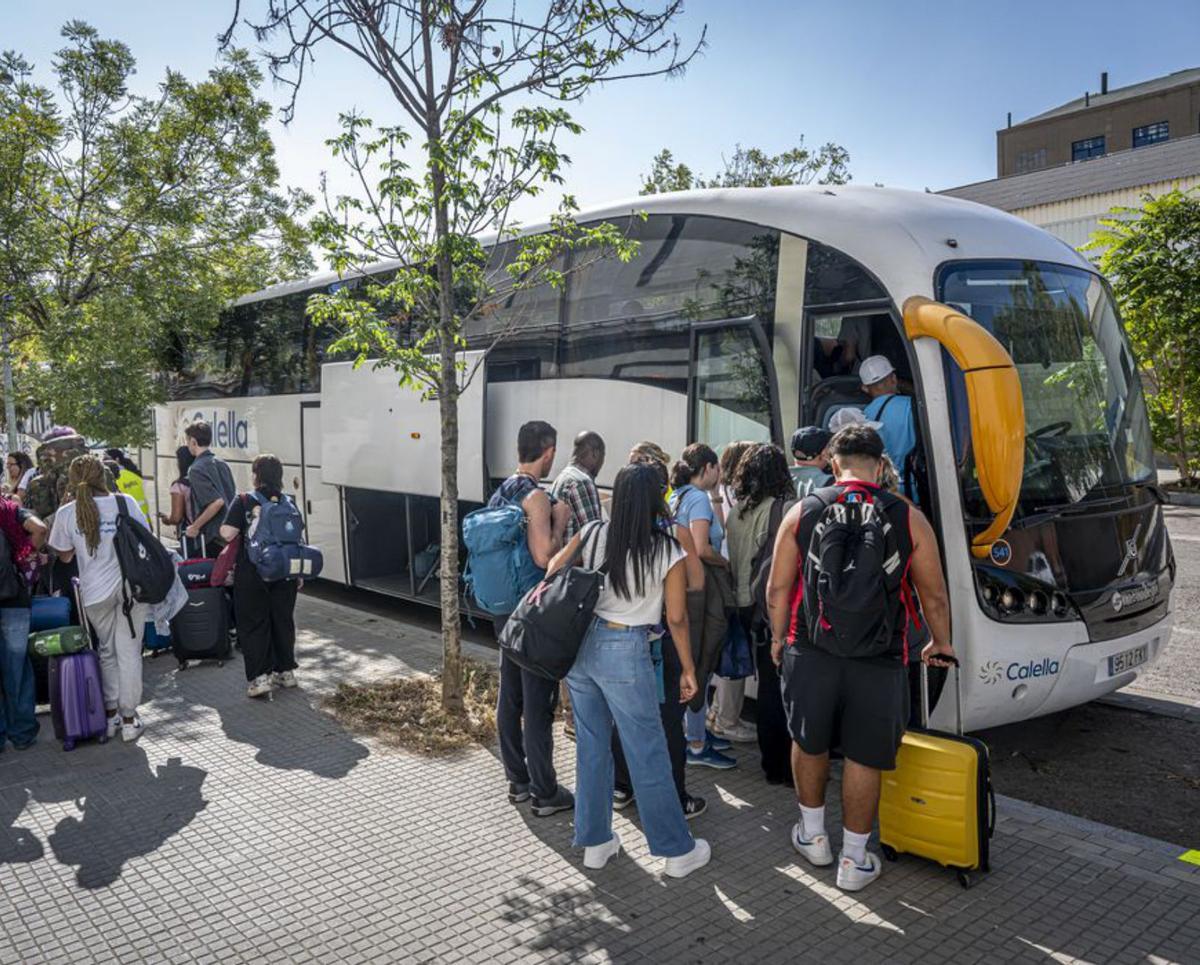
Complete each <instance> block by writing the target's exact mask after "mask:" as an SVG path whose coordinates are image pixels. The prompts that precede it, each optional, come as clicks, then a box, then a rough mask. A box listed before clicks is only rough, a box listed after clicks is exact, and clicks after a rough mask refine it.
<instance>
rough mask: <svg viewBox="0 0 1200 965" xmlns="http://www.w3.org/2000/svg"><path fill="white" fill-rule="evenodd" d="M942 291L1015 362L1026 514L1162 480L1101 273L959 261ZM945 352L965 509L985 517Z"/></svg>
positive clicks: (954, 371)
mask: <svg viewBox="0 0 1200 965" xmlns="http://www.w3.org/2000/svg"><path fill="white" fill-rule="evenodd" d="M938 288H939V298H940V300H941V301H943V302H945V303H947V304H950V305H952V306H954V307H956V308H958V309H959V310H961V311H962V312H964V313H965V314H966V315H968V316H969V317H971V318H973V319H974V320H975V321H976V322H978V323H979V324H980V325H982V326H984V328H986V329H987V330H988V331H989V332H991V333H992V334H993V335H995V336H996V338H997V339H999V341H1000V343H1001V344H1002V345H1003V346H1004V347H1005V349H1006V350H1007V351H1008V353H1009V355H1011V356H1012V359H1013V362H1014V363H1015V364H1016V368H1017V372H1018V374H1019V376H1020V380H1021V390H1022V393H1023V395H1024V400H1025V432H1026V451H1025V474H1024V478H1023V480H1022V483H1021V497H1020V504H1019V506H1018V509H1017V517H1016V518H1017V519H1020V518H1022V517H1027V516H1030V515H1034V514H1040V513H1044V512H1052V511H1054V510H1057V509H1061V508H1065V507H1067V506H1071V505H1073V504H1075V503H1079V502H1081V501H1084V500H1088V499H1094V498H1099V497H1100V496H1103V495H1111V494H1112V491H1113V490H1114V489H1120V488H1122V487H1125V486H1127V485H1130V484H1133V483H1139V482H1145V481H1148V480H1151V479H1152V478H1153V467H1154V458H1153V446H1152V443H1151V438H1150V426H1149V422H1148V420H1147V415H1146V404H1145V400H1144V398H1143V396H1142V388H1141V382H1140V379H1139V377H1138V372H1137V366H1136V365H1135V363H1134V360H1133V355H1132V353H1131V352H1130V349H1129V345H1128V342H1127V341H1126V338H1125V333H1124V331H1123V330H1122V328H1121V324H1120V322H1119V320H1118V318H1117V313H1116V309H1115V307H1114V305H1113V301H1112V295H1111V293H1110V292H1109V290H1108V288H1107V286H1106V285H1105V284H1104V282H1103V281H1102V280H1101V279H1100V277H1099V276H1098V275H1096V274H1093V273H1092V272H1089V271H1085V270H1083V269H1079V268H1070V267H1066V266H1063V265H1054V264H1048V263H1045V262H1030V261H980V262H957V263H952V264H950V265H947V266H945V267H944V268H943V269H942V271H941V273H940V276H939V285H938ZM943 357H944V360H945V367H946V375H947V386H948V389H949V392H948V394H949V399H950V417H951V425H952V427H953V434H954V445H955V453H956V456H957V460H958V464H959V470H960V479H961V481H962V485H963V495H964V499H965V509H966V511H967V513H968V514H969V515H971V516H975V517H980V518H982V517H986V516H988V515H989V514H988V511H987V506H986V504H985V503H984V500H983V495H982V493H981V492H980V489H979V485H978V481H977V479H976V478H975V471H974V460H973V459H972V457H971V453H970V421H969V420H970V414H969V412H968V408H967V397H966V390H965V386H964V381H963V377H962V372H961V371H959V369H958V367H957V366H956V365H955V363H954V361H953V359H952V358H951V357H950V355H949V354H948V353H945V352H943Z"/></svg>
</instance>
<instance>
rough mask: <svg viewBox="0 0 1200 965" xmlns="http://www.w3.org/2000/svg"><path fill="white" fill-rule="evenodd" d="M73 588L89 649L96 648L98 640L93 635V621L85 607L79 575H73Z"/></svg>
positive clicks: (81, 626) (81, 625)
mask: <svg viewBox="0 0 1200 965" xmlns="http://www.w3.org/2000/svg"><path fill="white" fill-rule="evenodd" d="M71 589H72V590H74V592H75V609H76V610H78V611H79V627H80V629H81V630H83V633H84V636H86V637H87V642H88V649H90V650H95V649H96V641H95V639H94V638H93V637H92V623H91V621H90V620H89V619H88V615H87V611H86V610H85V609H84V608H83V586H82V584H80V582H79V577H77V576H73V577H71Z"/></svg>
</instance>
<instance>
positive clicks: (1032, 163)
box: [1017, 147, 1046, 174]
mask: <svg viewBox="0 0 1200 965" xmlns="http://www.w3.org/2000/svg"><path fill="white" fill-rule="evenodd" d="M1045 166H1046V149H1045V148H1044V147H1039V148H1038V149H1037V150H1036V151H1018V152H1017V174H1025V173H1027V172H1029V171H1039V170H1041V169H1042V168H1044V167H1045Z"/></svg>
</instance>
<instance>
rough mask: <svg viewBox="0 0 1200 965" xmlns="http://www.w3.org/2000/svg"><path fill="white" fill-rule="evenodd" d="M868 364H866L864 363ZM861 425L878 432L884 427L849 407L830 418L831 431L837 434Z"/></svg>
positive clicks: (859, 410)
mask: <svg viewBox="0 0 1200 965" xmlns="http://www.w3.org/2000/svg"><path fill="white" fill-rule="evenodd" d="M863 364H864V365H865V364H866V363H865V362H864V363H863ZM856 424H861V425H864V426H870V427H871V428H872V429H874V430H875V431H876V432H878V431H879V427H880V426H882V425H883V423H882V422H872V421H871V420H870V419H868V418H867V417H866V416H865V415H864V414H863V410H862V409H858V408H855V407H854V406H852V405H848V406H846V407H845V408H842V409H838V410H837V412H835V413H834V414H833V415H832V416H830V417H829V431H830V432H832V433H836V432H837V431H838V430H839V429H845V428H846V426H852V425H856Z"/></svg>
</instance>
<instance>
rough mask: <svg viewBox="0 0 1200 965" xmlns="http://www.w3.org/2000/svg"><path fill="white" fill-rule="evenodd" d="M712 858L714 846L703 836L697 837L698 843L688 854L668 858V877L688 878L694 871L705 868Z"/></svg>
mask: <svg viewBox="0 0 1200 965" xmlns="http://www.w3.org/2000/svg"><path fill="white" fill-rule="evenodd" d="M711 860H712V848H710V847H709V846H708V842H707V841H705V840H704V839H703V838H697V839H696V845H695V847H693V848H692V850H691V851H689V852H688V853H687V854H681V855H680V856H679V857H677V858H667V867H666V869H665V870H666V874H667V877H668V878H686V877H687V876H688V875H690V874H691V873H692V872H693V871H696V870H697V869H699V868H703V867H704V866H705V865H706V864H708V863H709V862H710V861H711Z"/></svg>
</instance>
